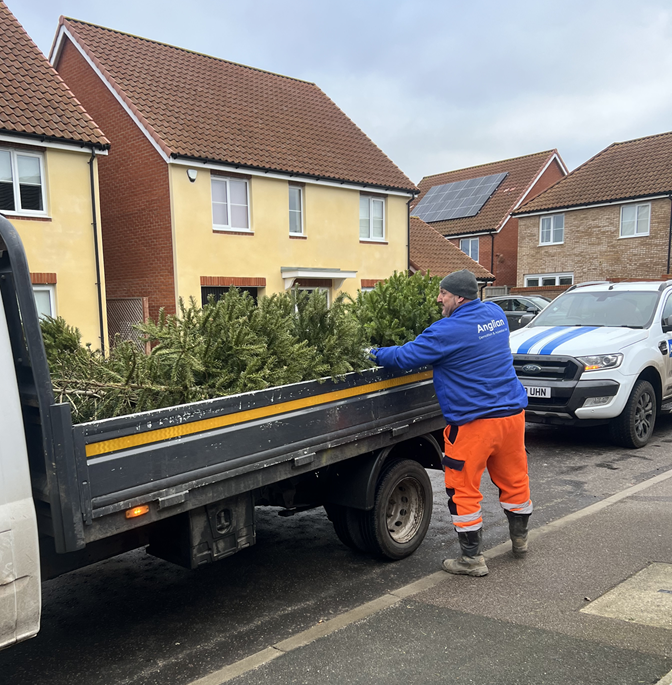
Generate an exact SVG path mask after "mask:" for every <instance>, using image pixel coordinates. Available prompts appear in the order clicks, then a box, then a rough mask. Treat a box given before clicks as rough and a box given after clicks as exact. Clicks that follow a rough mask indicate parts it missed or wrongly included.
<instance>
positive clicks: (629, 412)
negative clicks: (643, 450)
mask: <svg viewBox="0 0 672 685" xmlns="http://www.w3.org/2000/svg"><path fill="white" fill-rule="evenodd" d="M657 410H658V407H657V402H656V393H655V391H654V389H653V386H652V385H651V383H649V382H648V381H645V380H639V381H637V383H635V387H634V388H633V389H632V393H631V394H630V397H629V399H628V402H627V404H626V405H625V409H623V411H622V412H621V415H620V416H618V417H616V418H615V419H614V420H613V421H612V422H611V424H610V425H609V431H610V433H611V439H612V440H613V441H614V442H615V443H616V444H617V445H621V446H623V447H631V448H637V447H644V445H646V443H647V442H648V441H649V439H650V438H651V435H652V434H653V428H654V426H655V425H656V413H657Z"/></svg>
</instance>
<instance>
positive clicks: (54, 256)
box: [6, 149, 107, 349]
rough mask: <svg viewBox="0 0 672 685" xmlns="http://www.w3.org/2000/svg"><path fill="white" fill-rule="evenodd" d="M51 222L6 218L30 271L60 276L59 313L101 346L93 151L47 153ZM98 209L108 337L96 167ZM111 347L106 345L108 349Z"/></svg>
mask: <svg viewBox="0 0 672 685" xmlns="http://www.w3.org/2000/svg"><path fill="white" fill-rule="evenodd" d="M43 154H44V170H45V182H46V188H45V190H46V193H45V195H46V215H45V216H46V218H47V219H48V220H46V221H45V220H44V219H42V220H35V219H31V218H23V217H17V216H13V215H11V214H7V215H6V217H7V219H8V220H9V221H10V223H11V224H12V225H13V226H14V227H15V228H16V229H17V231H18V232H19V235H20V236H21V240H22V242H23V246H24V248H25V250H26V255H27V257H28V267H29V269H30V271H31V273H45V272H46V273H55V274H56V277H57V283H56V286H55V306H56V312H55V313H56V315H57V316H62V317H63V318H64V319H65V320H66V321H67V323H68V324H70V325H71V326H75V327H77V328H79V330H80V332H81V334H82V343H84V344H86V343H91V345H92V347H93V348H94V349H99V348H100V323H99V316H98V292H97V288H96V282H97V277H96V262H95V253H94V239H93V227H92V221H93V218H92V210H91V186H90V181H89V165H88V161H89V158H90V155H91V153H90V151H87V152H70V151H65V150H54V149H47V150H46V151H44V153H43ZM94 172H95V174H94V179H96V208H97V210H98V217H97V222H98V241H99V248H98V249H99V256H100V271H101V280H102V281H103V282H102V286H101V287H102V288H103V290H102V300H103V320H104V325H105V328H104V335H105V337H106V339H107V322H106V316H105V287H104V271H103V249H102V243H101V238H100V235H101V230H100V201H99V199H98V187H97V176H98V174H97V167H96V166H95V165H94ZM105 347H107V344H106V345H105Z"/></svg>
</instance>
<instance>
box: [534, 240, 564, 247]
mask: <svg viewBox="0 0 672 685" xmlns="http://www.w3.org/2000/svg"><path fill="white" fill-rule="evenodd" d="M564 244H565V241H564V240H563V241H562V242H561V243H539V244H538V245H537V247H552V246H553V245H564Z"/></svg>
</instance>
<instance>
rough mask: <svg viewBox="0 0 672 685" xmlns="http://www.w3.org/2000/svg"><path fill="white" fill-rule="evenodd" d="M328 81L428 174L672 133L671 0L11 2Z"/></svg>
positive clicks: (46, 21)
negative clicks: (552, 151) (555, 150)
mask: <svg viewBox="0 0 672 685" xmlns="http://www.w3.org/2000/svg"><path fill="white" fill-rule="evenodd" d="M6 2H7V4H8V6H9V8H10V10H11V11H12V12H13V13H14V15H15V16H16V17H17V19H18V20H19V21H20V22H21V23H22V24H23V26H24V28H25V29H26V30H27V32H28V33H29V34H30V36H31V37H32V38H33V40H34V41H35V42H36V43H37V45H38V46H39V47H40V48H41V49H42V51H43V52H44V53H45V54H48V52H49V49H50V47H51V42H52V40H53V37H54V34H55V31H56V26H57V23H58V18H59V16H60V15H61V14H63V15H65V16H70V17H74V18H76V19H81V20H83V21H89V22H92V23H95V24H100V25H102V26H107V27H109V28H113V29H118V30H120V31H126V32H128V33H133V34H135V35H139V36H143V37H146V38H151V39H154V40H158V41H161V42H165V43H170V44H172V45H177V46H180V47H184V48H188V49H190V50H196V51H198V52H203V53H207V54H210V55H214V56H216V57H222V58H224V59H228V60H232V61H234V62H240V63H243V64H248V65H250V66H254V67H259V68H261V69H268V70H269V71H274V72H277V73H282V74H286V75H288V76H294V77H297V78H302V79H306V80H308V81H313V82H314V83H316V84H317V85H318V86H319V87H320V88H321V89H322V90H323V91H324V92H325V93H326V94H327V95H328V96H329V97H331V99H332V100H334V101H335V102H336V104H337V105H339V107H340V108H341V109H343V110H344V111H345V112H346V114H348V116H350V118H352V119H353V120H354V121H355V123H356V124H357V125H359V126H360V127H361V128H362V129H363V130H364V131H365V133H367V134H368V135H369V136H370V137H371V138H372V139H373V141H374V142H375V143H376V144H377V145H378V146H379V147H380V148H381V149H382V150H383V151H384V152H385V153H386V154H387V155H388V156H389V157H390V158H391V159H392V160H393V161H394V162H395V163H396V164H397V165H398V166H399V167H401V169H402V170H403V171H404V172H405V173H406V174H407V175H408V176H409V177H410V178H411V179H412V180H413V181H415V182H418V181H419V180H420V179H421V178H422V177H423V176H426V175H429V174H435V173H440V172H442V171H448V170H451V169H457V168H460V167H465V166H471V165H474V164H482V163H485V162H490V161H496V160H498V159H504V158H507V157H515V156H518V155H524V154H529V153H533V152H538V151H540V150H546V149H551V148H557V149H558V150H559V152H560V154H561V156H562V157H563V159H564V160H565V163H566V164H567V166H568V167H569V168H570V169H573V168H575V167H576V166H578V165H579V164H581V163H583V162H584V161H586V160H587V159H588V158H589V157H591V156H592V155H594V154H596V153H597V152H599V151H600V150H601V149H603V148H604V147H606V146H607V145H609V144H610V143H612V142H614V141H618V140H629V139H632V138H638V137H640V136H646V135H650V134H653V133H662V132H664V131H668V130H672V88H670V86H669V82H670V73H672V69H671V67H672V3H669V0H637V1H636V2H635V1H623V0H604V1H603V0H594V1H593V0H582V1H575V0H564V2H552V3H551V2H547V1H545V0H526V1H521V0H509V1H508V2H502V0H472V1H471V2H464V1H462V2H456V1H454V0H444V1H443V2H441V1H440V0H414V1H413V2H410V1H407V0H385V1H379V0H359V1H355V0H339V1H338V2H334V1H332V2H324V1H321V2H318V1H317V0H313V1H311V0H284V1H283V2H278V1H277V0H254V1H249V2H248V1H246V0H237V1H236V2H232V1H230V0H189V1H188V2H175V1H174V0H163V1H161V2H158V1H155V0H6Z"/></svg>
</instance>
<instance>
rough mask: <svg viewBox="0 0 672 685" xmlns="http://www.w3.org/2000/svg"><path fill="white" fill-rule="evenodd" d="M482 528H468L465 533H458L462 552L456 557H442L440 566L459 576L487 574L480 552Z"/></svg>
mask: <svg viewBox="0 0 672 685" xmlns="http://www.w3.org/2000/svg"><path fill="white" fill-rule="evenodd" d="M482 537H483V529H482V528H479V529H478V530H470V531H469V532H467V533H458V534H457V538H458V540H459V541H460V549H461V550H462V554H461V555H460V556H459V557H458V558H457V559H444V560H443V563H442V564H441V568H442V569H443V570H444V571H446V572H447V573H454V574H456V575H460V576H487V575H488V567H487V566H486V565H485V559H484V557H483V555H482V554H481V539H482Z"/></svg>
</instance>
